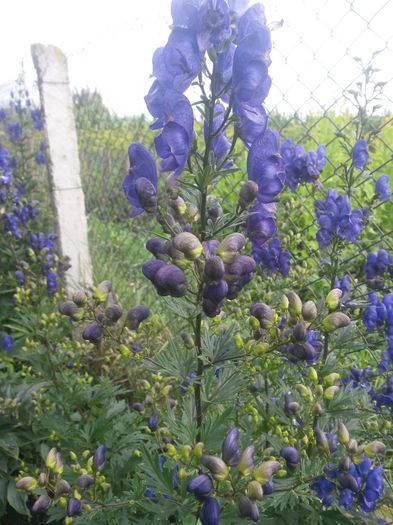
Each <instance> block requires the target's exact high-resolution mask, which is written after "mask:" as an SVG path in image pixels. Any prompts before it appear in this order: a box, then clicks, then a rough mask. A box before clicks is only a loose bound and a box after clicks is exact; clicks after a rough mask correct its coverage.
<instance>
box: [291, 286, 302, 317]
mask: <svg viewBox="0 0 393 525" xmlns="http://www.w3.org/2000/svg"><path fill="white" fill-rule="evenodd" d="M287 297H288V310H289V313H290V314H291V315H293V317H297V316H299V315H300V314H301V313H302V307H303V303H302V301H301V299H300V297H299V296H298V295H297V294H296V293H295V292H289V293H287Z"/></svg>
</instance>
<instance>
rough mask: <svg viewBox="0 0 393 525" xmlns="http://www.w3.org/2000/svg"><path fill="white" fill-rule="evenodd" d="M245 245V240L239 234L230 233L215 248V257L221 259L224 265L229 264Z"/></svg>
mask: <svg viewBox="0 0 393 525" xmlns="http://www.w3.org/2000/svg"><path fill="white" fill-rule="evenodd" d="M245 244H246V239H245V237H244V235H242V234H241V233H231V234H230V235H228V236H227V237H225V239H223V240H222V242H221V243H220V244H219V246H218V248H217V255H219V256H220V257H221V259H222V260H223V261H224V263H228V262H231V261H232V259H233V258H234V256H235V254H236V252H238V251H240V250H241V249H242V248H243V247H244V246H245Z"/></svg>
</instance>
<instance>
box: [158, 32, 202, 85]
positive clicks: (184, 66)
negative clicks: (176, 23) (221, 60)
mask: <svg viewBox="0 0 393 525" xmlns="http://www.w3.org/2000/svg"><path fill="white" fill-rule="evenodd" d="M201 60H202V55H201V52H200V50H199V47H198V42H197V35H196V33H195V31H192V30H189V29H183V28H181V27H174V28H173V29H172V32H171V34H170V35H169V38H168V42H167V44H166V45H165V47H160V48H158V49H157V50H156V51H155V53H154V55H153V75H154V76H155V77H156V78H157V80H158V82H159V84H160V85H161V86H162V87H163V88H165V89H174V90H175V91H178V92H179V93H184V91H186V89H187V88H188V87H189V86H190V85H191V82H192V81H193V80H194V79H195V78H196V77H197V76H198V73H199V71H200V69H201Z"/></svg>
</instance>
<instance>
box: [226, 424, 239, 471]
mask: <svg viewBox="0 0 393 525" xmlns="http://www.w3.org/2000/svg"><path fill="white" fill-rule="evenodd" d="M238 439H239V430H238V429H237V428H236V427H233V428H231V429H230V430H229V432H228V433H227V435H226V436H225V439H224V441H223V444H222V447H221V452H222V454H221V455H222V459H223V460H224V461H225V463H226V464H227V465H230V466H232V467H235V466H236V465H237V464H238V462H239V458H240V452H239V446H238V442H237V441H238Z"/></svg>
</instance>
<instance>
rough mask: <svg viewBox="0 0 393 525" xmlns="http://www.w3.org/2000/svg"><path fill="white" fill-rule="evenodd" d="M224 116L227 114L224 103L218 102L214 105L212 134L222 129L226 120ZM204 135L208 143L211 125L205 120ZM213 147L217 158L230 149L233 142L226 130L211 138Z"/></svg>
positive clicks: (220, 157)
mask: <svg viewBox="0 0 393 525" xmlns="http://www.w3.org/2000/svg"><path fill="white" fill-rule="evenodd" d="M224 116H225V108H224V106H223V105H222V104H216V105H215V107H214V118H213V123H212V129H211V130H210V134H211V135H213V134H215V133H217V132H218V130H219V129H221V127H222V125H223V122H224ZM203 131H204V137H205V142H206V143H207V141H208V139H209V126H208V123H207V121H206V120H205V123H204V127H203ZM210 144H211V149H212V151H213V153H214V156H215V158H216V160H217V161H218V160H220V159H222V158H223V157H224V156H225V155H226V154H227V153H228V151H229V149H230V146H231V143H230V141H229V139H228V138H227V136H226V135H225V132H223V131H221V132H219V133H218V135H217V136H215V137H214V138H213V139H212V140H211V143H210Z"/></svg>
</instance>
